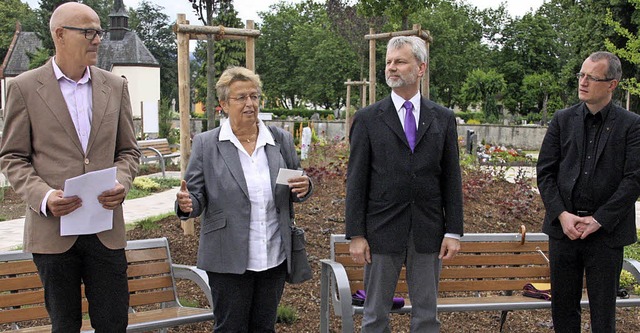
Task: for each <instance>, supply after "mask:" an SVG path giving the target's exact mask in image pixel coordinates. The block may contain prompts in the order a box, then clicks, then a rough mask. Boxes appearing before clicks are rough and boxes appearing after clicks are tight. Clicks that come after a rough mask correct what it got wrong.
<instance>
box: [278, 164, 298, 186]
mask: <svg viewBox="0 0 640 333" xmlns="http://www.w3.org/2000/svg"><path fill="white" fill-rule="evenodd" d="M300 176H302V170H293V169H285V168H280V171H278V178H276V184H282V185H289V182H288V180H289V178H294V177H300Z"/></svg>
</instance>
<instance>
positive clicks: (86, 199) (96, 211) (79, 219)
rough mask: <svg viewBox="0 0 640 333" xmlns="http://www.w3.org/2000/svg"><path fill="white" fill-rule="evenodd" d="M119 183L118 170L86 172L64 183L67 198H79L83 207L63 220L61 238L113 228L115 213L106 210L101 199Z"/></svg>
mask: <svg viewBox="0 0 640 333" xmlns="http://www.w3.org/2000/svg"><path fill="white" fill-rule="evenodd" d="M115 184H116V167H112V168H108V169H104V170H99V171H92V172H87V173H85V174H84V175H80V176H78V177H74V178H69V179H67V180H66V181H65V182H64V196H65V197H70V196H74V195H77V196H78V197H79V198H80V199H81V200H82V207H80V208H78V209H76V210H74V211H73V212H72V213H71V214H67V215H65V216H62V217H61V218H60V235H61V236H70V235H90V234H97V233H99V232H101V231H105V230H110V229H112V228H113V211H112V210H109V209H104V208H103V207H102V205H101V204H100V203H99V202H98V196H99V195H100V194H101V193H102V192H104V191H106V190H110V189H112V188H113V187H114V186H115Z"/></svg>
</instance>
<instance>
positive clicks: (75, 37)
mask: <svg viewBox="0 0 640 333" xmlns="http://www.w3.org/2000/svg"><path fill="white" fill-rule="evenodd" d="M50 29H51V34H52V37H53V41H54V44H55V47H56V53H55V57H54V58H53V59H51V60H50V61H49V62H47V63H46V64H45V65H44V66H42V67H40V68H37V69H34V70H30V71H28V72H26V73H23V74H21V75H19V76H18V77H16V78H15V79H14V80H12V81H10V82H9V84H8V87H7V106H6V110H5V127H4V133H3V135H4V136H3V138H2V146H1V148H0V168H1V169H2V172H3V173H4V174H5V175H6V177H7V178H8V179H9V182H10V183H11V186H13V188H14V189H15V191H16V192H17V193H19V194H20V195H21V196H22V198H23V199H24V201H25V202H26V203H27V211H26V221H25V232H24V250H25V251H26V252H32V253H33V257H34V261H35V263H36V266H37V267H38V272H39V274H40V278H41V280H42V283H43V285H44V288H45V301H46V307H47V311H48V312H49V316H50V317H51V321H52V324H53V329H52V331H53V332H79V331H80V326H81V319H82V315H81V294H80V285H81V282H82V283H84V286H85V293H86V296H87V299H88V301H89V304H90V307H89V315H90V318H91V324H92V326H93V327H94V328H95V329H96V331H97V332H101V331H102V332H125V330H126V326H127V311H128V302H129V293H128V287H127V273H126V269H127V262H126V258H125V255H124V247H125V245H126V241H125V230H124V218H123V214H122V202H123V200H124V198H125V196H126V193H127V191H128V190H129V188H130V186H131V182H132V181H133V178H134V177H135V175H136V173H137V169H138V160H139V156H140V152H139V151H138V149H137V145H136V139H135V134H134V129H133V120H132V115H131V103H130V100H129V93H128V89H127V83H126V81H125V80H124V79H123V78H121V77H119V76H116V75H113V74H111V73H109V72H106V71H103V70H101V69H98V68H96V67H94V65H95V64H96V61H97V50H98V46H99V45H100V40H101V38H102V35H103V33H104V31H103V30H102V28H101V26H100V19H99V17H98V15H97V14H96V13H95V12H94V11H93V10H92V9H91V8H89V7H87V6H86V5H83V4H79V3H75V2H69V3H65V4H63V5H61V6H59V7H58V8H57V9H56V10H55V11H54V12H53V14H52V16H51V21H50ZM113 166H115V167H116V168H117V173H116V183H115V184H113V188H112V189H111V190H108V191H105V192H103V193H102V194H101V195H100V196H99V197H98V201H99V202H100V204H101V205H102V206H103V207H104V208H105V209H109V210H113V228H112V229H110V230H107V231H103V232H100V233H98V234H91V235H80V236H61V235H60V216H64V215H67V214H69V213H71V212H73V211H74V210H76V209H77V208H79V207H80V206H81V205H82V202H81V200H80V199H79V198H78V197H75V196H72V197H65V196H64V193H63V187H64V182H65V180H66V179H68V178H72V177H75V176H78V175H82V174H85V173H87V172H90V171H95V170H101V169H106V168H110V167H113ZM92 222H95V221H86V223H92Z"/></svg>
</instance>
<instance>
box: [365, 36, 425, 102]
mask: <svg viewBox="0 0 640 333" xmlns="http://www.w3.org/2000/svg"><path fill="white" fill-rule="evenodd" d="M396 36H418V37H420V38H422V40H424V42H425V43H426V47H427V71H426V72H425V73H424V76H423V77H422V83H421V84H422V96H424V97H426V98H429V58H430V57H429V45H430V44H431V42H433V38H432V37H431V34H430V33H429V31H427V30H422V28H421V27H420V25H419V24H414V25H413V28H412V30H404V31H394V32H385V33H380V34H375V33H374V30H373V29H369V34H368V35H365V36H364V39H367V40H369V82H371V85H370V86H369V104H373V103H375V101H376V40H378V39H390V38H393V37H396Z"/></svg>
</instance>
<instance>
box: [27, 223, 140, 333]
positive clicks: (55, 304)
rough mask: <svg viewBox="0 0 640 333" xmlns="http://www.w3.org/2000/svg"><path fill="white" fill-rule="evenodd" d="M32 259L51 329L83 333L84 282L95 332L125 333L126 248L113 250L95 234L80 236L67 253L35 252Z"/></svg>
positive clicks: (127, 304)
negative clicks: (40, 285) (40, 281)
mask: <svg viewBox="0 0 640 333" xmlns="http://www.w3.org/2000/svg"><path fill="white" fill-rule="evenodd" d="M33 261H34V262H35V264H36V267H37V268H38V274H39V275H40V280H42V285H43V286H44V298H45V306H46V308H47V311H48V312H49V317H51V324H52V326H53V328H52V332H54V333H57V332H61V333H69V332H80V327H81V326H82V299H81V283H84V286H85V295H86V296H87V300H88V301H89V317H90V319H91V326H93V328H94V329H95V331H96V332H97V333H101V332H126V329H127V323H128V316H127V312H128V310H129V287H128V282H127V258H126V257H125V254H124V249H119V250H111V249H109V248H107V247H105V246H104V245H103V244H102V242H100V240H99V239H98V237H97V236H96V235H86V236H79V237H78V240H77V241H76V242H75V244H74V245H73V246H72V247H71V249H69V250H68V251H67V252H64V253H60V254H37V253H34V254H33Z"/></svg>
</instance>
